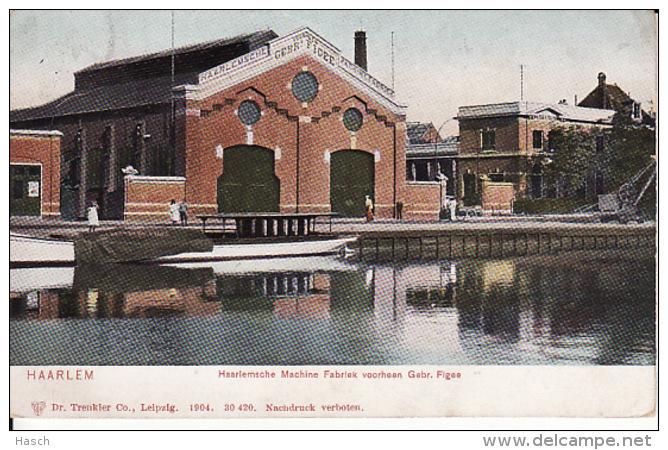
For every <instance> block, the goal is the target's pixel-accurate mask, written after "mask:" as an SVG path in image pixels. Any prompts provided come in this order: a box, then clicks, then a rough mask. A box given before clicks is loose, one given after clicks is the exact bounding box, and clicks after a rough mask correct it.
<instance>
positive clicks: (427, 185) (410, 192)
mask: <svg viewBox="0 0 668 450" xmlns="http://www.w3.org/2000/svg"><path fill="white" fill-rule="evenodd" d="M443 193H444V195H445V188H444V190H443ZM440 201H441V185H440V184H439V183H434V182H414V183H411V182H409V183H406V196H405V200H404V219H406V220H438V213H439V209H440V208H439V205H440Z"/></svg>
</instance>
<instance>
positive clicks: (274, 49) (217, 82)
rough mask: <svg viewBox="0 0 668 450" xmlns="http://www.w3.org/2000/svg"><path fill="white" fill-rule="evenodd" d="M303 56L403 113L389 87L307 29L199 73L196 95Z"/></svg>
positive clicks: (249, 77) (223, 87)
mask: <svg viewBox="0 0 668 450" xmlns="http://www.w3.org/2000/svg"><path fill="white" fill-rule="evenodd" d="M303 55H308V56H310V57H311V58H313V59H314V60H315V61H318V62H319V63H321V64H322V65H323V66H324V67H326V68H328V69H329V70H331V71H332V72H334V73H336V74H337V75H338V76H340V77H341V78H343V79H345V80H346V81H348V82H349V83H351V84H353V85H354V86H355V87H356V88H358V89H360V90H361V91H362V92H364V93H366V94H367V95H369V96H370V97H371V98H373V99H374V100H376V101H377V102H378V103H380V104H382V105H384V106H385V107H387V108H388V109H389V110H390V111H392V112H393V113H395V114H399V115H405V113H406V106H405V105H401V104H399V103H397V102H396V101H395V100H394V91H393V90H392V89H390V88H389V87H387V86H385V85H384V84H383V83H381V82H380V81H378V80H376V79H375V78H374V77H372V76H371V75H369V73H368V72H367V71H366V70H364V69H362V68H361V67H359V66H358V65H356V64H355V63H353V62H351V61H350V60H348V59H347V58H346V57H344V56H343V55H342V54H341V52H340V51H339V49H338V48H336V47H335V46H333V45H332V44H330V43H329V42H327V41H326V40H325V39H323V38H322V37H320V36H319V35H318V34H316V33H315V32H314V31H312V30H311V29H310V28H302V29H300V30H297V31H294V32H292V33H290V34H288V35H287V36H283V37H280V38H277V39H274V40H272V41H269V42H268V43H267V44H266V45H264V46H263V47H260V48H258V49H256V50H254V51H252V52H249V53H247V54H245V55H242V56H240V57H238V58H236V59H233V60H231V61H228V62H226V63H225V64H221V65H220V66H216V67H214V68H212V69H210V70H207V71H206V72H202V73H201V74H200V75H199V86H198V89H197V94H195V98H196V99H203V98H206V97H209V96H211V95H213V94H215V93H217V92H220V91H222V90H225V89H228V88H230V87H232V86H235V85H237V84H239V83H242V82H244V81H247V80H249V79H251V78H253V77H255V76H257V75H259V74H261V73H264V72H267V71H269V70H272V69H274V68H276V67H279V66H281V65H283V64H285V63H286V62H288V61H291V60H293V59H295V58H297V57H300V56H303Z"/></svg>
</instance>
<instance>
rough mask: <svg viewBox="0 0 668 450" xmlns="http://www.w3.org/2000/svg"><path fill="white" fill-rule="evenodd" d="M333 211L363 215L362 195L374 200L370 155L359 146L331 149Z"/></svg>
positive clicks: (371, 156)
mask: <svg viewBox="0 0 668 450" xmlns="http://www.w3.org/2000/svg"><path fill="white" fill-rule="evenodd" d="M330 183H331V186H330V194H329V197H330V200H329V201H330V204H331V205H332V212H336V213H339V214H340V215H341V216H343V217H364V213H365V212H366V206H365V197H366V196H367V195H368V196H369V197H371V198H372V199H373V200H374V202H375V198H374V188H373V186H374V162H373V155H372V154H371V153H368V152H364V151H360V150H340V151H338V152H334V153H332V156H331V166H330Z"/></svg>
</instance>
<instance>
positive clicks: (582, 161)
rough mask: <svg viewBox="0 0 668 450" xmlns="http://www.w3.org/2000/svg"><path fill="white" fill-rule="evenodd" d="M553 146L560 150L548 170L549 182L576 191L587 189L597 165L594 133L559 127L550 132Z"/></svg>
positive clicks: (546, 170)
mask: <svg viewBox="0 0 668 450" xmlns="http://www.w3.org/2000/svg"><path fill="white" fill-rule="evenodd" d="M550 145H551V146H552V147H553V148H555V149H556V150H555V153H554V155H553V156H552V157H551V159H552V162H551V163H550V164H548V165H547V166H546V167H545V172H544V175H545V181H546V182H547V183H548V184H550V185H553V186H554V185H556V184H557V183H558V182H559V183H563V184H565V185H567V186H570V187H571V188H572V189H575V190H577V189H580V188H583V187H585V185H586V184H587V176H588V174H589V173H590V171H591V170H592V168H593V165H594V164H595V162H596V140H595V137H594V136H593V135H592V133H591V132H590V131H588V130H586V129H584V128H581V127H559V128H556V129H554V130H553V132H552V133H550Z"/></svg>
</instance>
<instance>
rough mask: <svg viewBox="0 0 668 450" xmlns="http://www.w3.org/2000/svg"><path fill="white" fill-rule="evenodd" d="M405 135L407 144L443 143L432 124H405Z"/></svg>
mask: <svg viewBox="0 0 668 450" xmlns="http://www.w3.org/2000/svg"><path fill="white" fill-rule="evenodd" d="M406 134H407V135H408V143H409V144H430V143H434V142H443V138H441V135H440V134H439V132H438V130H436V127H434V124H433V123H431V122H430V123H423V122H406Z"/></svg>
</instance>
